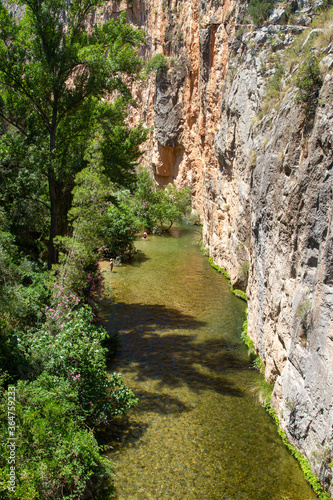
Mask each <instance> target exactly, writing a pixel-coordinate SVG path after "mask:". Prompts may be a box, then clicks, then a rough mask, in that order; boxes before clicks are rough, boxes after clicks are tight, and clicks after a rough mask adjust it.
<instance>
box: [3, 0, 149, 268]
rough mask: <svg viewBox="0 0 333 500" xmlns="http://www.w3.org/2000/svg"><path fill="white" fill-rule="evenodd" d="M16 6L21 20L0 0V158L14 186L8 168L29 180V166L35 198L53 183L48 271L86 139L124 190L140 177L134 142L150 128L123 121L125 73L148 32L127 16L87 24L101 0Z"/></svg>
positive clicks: (133, 70) (129, 73) (132, 70)
mask: <svg viewBox="0 0 333 500" xmlns="http://www.w3.org/2000/svg"><path fill="white" fill-rule="evenodd" d="M16 3H17V4H18V5H19V6H21V7H23V8H24V10H25V14H24V17H23V19H22V20H21V21H19V22H17V20H16V19H14V17H13V16H12V14H10V13H9V11H8V10H7V6H5V5H4V4H0V82H1V94H0V96H1V97H0V117H2V118H3V124H4V127H3V128H4V130H3V131H4V133H5V134H4V135H5V136H4V137H3V140H2V141H1V144H0V157H1V156H2V157H3V158H4V159H5V160H6V161H5V162H4V163H3V167H4V176H5V178H6V180H8V184H10V183H11V182H12V179H13V175H11V173H10V171H13V170H14V172H15V174H14V177H17V176H19V175H20V173H21V172H22V171H23V172H24V173H25V174H26V175H28V176H29V172H27V170H29V169H31V170H32V171H33V176H32V178H31V179H30V188H31V189H29V188H28V191H29V195H30V198H31V197H33V198H34V199H36V192H37V193H38V192H40V189H38V188H37V183H38V182H39V181H42V182H41V184H42V187H43V188H44V189H45V187H47V192H46V193H45V192H44V193H43V199H42V200H41V202H43V203H44V206H45V209H46V214H44V218H45V217H46V218H47V221H48V226H49V238H48V264H49V268H51V265H52V264H54V263H56V262H57V260H58V254H57V248H56V246H55V245H54V239H55V237H56V236H58V235H64V234H65V233H66V230H67V213H68V210H69V208H70V204H71V191H72V188H73V185H74V178H75V175H76V174H77V173H78V172H80V171H81V170H82V168H84V167H85V165H86V161H85V158H84V156H85V151H86V147H87V143H89V140H90V138H91V137H92V136H98V140H99V144H100V146H99V148H100V150H101V157H102V160H103V162H104V167H105V168H106V169H107V172H108V174H109V175H112V177H113V181H114V182H118V183H120V184H126V185H127V186H128V184H129V183H130V182H132V181H133V179H134V176H133V174H134V167H135V162H136V160H137V158H138V156H139V152H138V147H137V146H138V144H140V143H141V142H142V140H143V139H144V137H145V133H144V131H143V130H142V129H141V128H140V127H139V128H138V129H136V130H135V129H133V130H129V129H128V127H127V126H126V125H125V123H124V118H125V116H126V112H125V102H129V101H130V100H131V95H130V92H129V90H128V87H127V85H126V84H125V83H124V79H123V76H126V77H127V79H128V78H130V79H133V78H134V77H135V76H136V75H137V74H138V72H139V71H140V69H141V67H142V61H141V60H140V59H139V57H138V55H137V49H138V47H139V45H140V43H141V42H142V41H143V37H142V33H141V32H140V31H138V30H135V29H133V28H132V27H131V26H130V25H128V24H126V23H125V18H124V16H121V17H120V18H119V19H118V20H117V21H113V20H110V21H108V22H106V23H105V24H103V25H95V26H94V27H93V28H92V29H91V30H87V29H86V25H87V16H88V14H89V13H90V11H91V9H93V8H94V7H97V6H98V5H100V4H101V2H100V1H99V0H93V1H90V0H77V1H75V2H70V3H67V2H65V1H64V0H31V1H30V0H18V1H17V2H16ZM115 91H116V92H117V95H118V96H121V99H120V100H118V101H117V105H114V104H108V103H107V101H106V100H101V98H102V97H104V96H106V95H107V94H110V93H111V94H112V93H114V92H115ZM11 187H12V192H13V194H14V192H15V188H14V187H13V186H11ZM36 188H37V189H36ZM11 201H12V200H11ZM14 204H15V203H14ZM25 205H26V204H25ZM26 208H27V207H26ZM33 212H35V211H33ZM36 217H37V214H36V213H33V218H36Z"/></svg>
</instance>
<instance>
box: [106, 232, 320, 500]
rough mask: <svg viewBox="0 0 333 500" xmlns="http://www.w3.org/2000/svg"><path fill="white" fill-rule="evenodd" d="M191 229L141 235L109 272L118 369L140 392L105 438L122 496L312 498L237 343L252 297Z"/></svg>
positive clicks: (147, 499)
mask: <svg viewBox="0 0 333 500" xmlns="http://www.w3.org/2000/svg"><path fill="white" fill-rule="evenodd" d="M199 239H200V234H199V232H198V231H195V230H194V229H193V228H174V229H172V230H171V232H170V234H169V235H164V236H151V235H149V237H148V239H147V240H143V239H142V240H141V239H140V240H138V241H137V242H136V248H137V250H138V253H137V254H136V256H135V258H134V259H133V260H132V261H130V262H128V263H126V264H122V265H121V266H116V267H114V269H113V272H112V273H110V271H109V269H108V265H107V263H104V266H102V267H103V269H104V275H105V279H106V282H107V284H108V285H109V286H110V288H111V292H110V297H109V298H107V299H106V300H104V302H103V319H104V320H105V323H106V326H107V328H108V329H109V330H110V332H111V333H112V332H115V331H118V332H119V338H120V347H119V352H118V355H117V357H116V358H115V359H114V360H113V362H112V365H111V366H110V370H111V371H117V372H120V373H121V374H122V377H123V380H124V381H125V383H126V384H127V385H128V386H129V387H130V388H131V389H132V390H133V391H134V393H135V394H136V396H137V397H138V398H139V404H138V405H137V407H136V408H135V409H132V410H131V411H130V412H129V416H128V418H127V419H119V420H117V419H116V421H115V424H114V427H113V430H112V432H110V433H109V434H108V435H107V439H106V441H107V442H108V443H109V444H110V445H112V450H111V452H110V454H109V457H110V459H111V460H112V462H113V463H114V464H115V465H116V486H117V494H116V498H117V499H118V500H187V499H188V500H192V499H193V500H194V499H200V500H215V499H216V500H217V499H223V500H288V499H289V500H311V499H315V498H316V495H315V494H314V493H313V491H312V490H311V488H310V487H309V485H308V484H307V483H306V481H305V479H304V476H303V474H302V472H301V470H300V468H299V466H298V464H297V462H296V461H295V460H294V459H293V457H292V456H291V455H290V453H289V452H288V450H287V449H286V448H285V446H284V445H283V444H282V442H281V440H280V438H279V436H278V434H277V430H276V427H275V425H274V423H273V421H272V420H271V418H270V417H269V415H268V414H267V412H266V411H265V410H264V409H263V408H262V407H261V406H260V404H259V403H258V401H257V398H256V394H255V392H256V391H255V388H256V386H257V385H258V383H259V381H260V375H259V374H258V373H257V372H256V371H255V370H254V369H253V367H252V366H251V362H250V361H249V359H248V356H247V350H246V347H245V346H244V345H243V344H242V342H241V340H240V334H241V331H242V324H243V321H244V315H245V307H246V304H245V302H244V301H242V300H241V299H238V298H237V297H235V296H233V295H232V294H231V293H230V291H229V287H228V283H227V280H226V279H225V278H224V277H223V276H222V275H221V274H219V273H218V272H216V271H215V270H214V269H213V268H212V267H211V266H210V265H209V263H208V259H207V257H205V256H204V255H202V253H201V252H200V249H199V244H198V242H199Z"/></svg>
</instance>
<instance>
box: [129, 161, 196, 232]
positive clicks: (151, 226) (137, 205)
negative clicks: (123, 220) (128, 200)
mask: <svg viewBox="0 0 333 500" xmlns="http://www.w3.org/2000/svg"><path fill="white" fill-rule="evenodd" d="M190 207H191V197H190V190H189V188H182V189H178V188H177V187H176V186H175V185H173V184H169V185H168V186H166V187H165V189H161V188H159V187H158V186H157V185H156V184H155V181H154V179H153V178H152V176H151V174H150V172H149V170H148V169H141V170H139V173H138V182H137V189H136V192H135V196H134V202H133V212H134V214H135V215H136V217H137V218H138V219H139V221H140V222H141V225H143V226H144V227H145V228H146V229H147V230H149V231H154V232H156V229H157V227H156V226H157V225H159V226H160V229H161V230H162V229H164V228H165V227H164V226H167V228H170V227H171V226H172V224H173V223H174V222H175V221H176V220H180V219H181V218H182V217H183V216H185V215H186V214H188V212H189V211H190Z"/></svg>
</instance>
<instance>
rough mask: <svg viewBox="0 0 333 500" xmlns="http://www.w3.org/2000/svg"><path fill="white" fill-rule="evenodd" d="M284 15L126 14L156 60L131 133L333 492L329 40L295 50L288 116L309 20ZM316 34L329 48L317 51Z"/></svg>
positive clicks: (191, 5) (284, 11)
mask: <svg viewBox="0 0 333 500" xmlns="http://www.w3.org/2000/svg"><path fill="white" fill-rule="evenodd" d="M317 4H318V2H317ZM286 5H287V7H286ZM286 5H282V4H281V5H280V6H279V7H278V8H276V9H275V10H274V11H273V12H272V13H271V15H270V18H269V22H268V23H267V24H266V25H265V26H264V27H262V28H256V27H255V26H253V25H251V24H249V23H250V22H251V20H250V18H249V16H248V15H247V14H246V11H247V5H246V3H242V1H237V2H236V1H233V0H226V1H225V2H224V3H222V2H220V1H218V0H217V1H216V0H208V1H205V2H203V1H202V2H199V1H198V0H188V1H186V2H180V1H179V0H146V2H144V1H143V0H141V1H140V0H134V1H133V2H132V3H128V6H127V7H128V10H127V16H128V19H129V21H131V22H133V23H134V24H136V25H137V26H139V27H141V28H144V29H145V31H146V40H147V43H146V45H145V47H143V48H142V55H143V57H145V59H146V60H149V59H150V58H151V57H152V56H154V55H155V54H157V53H163V54H164V56H165V58H166V61H167V64H166V66H165V67H164V68H161V70H160V71H158V72H157V74H156V75H154V74H153V75H151V76H150V77H149V78H148V79H147V80H146V81H145V82H142V83H140V82H138V83H137V84H136V85H135V86H134V87H133V93H134V95H135V97H136V99H137V101H138V103H139V107H138V108H136V109H132V110H131V115H130V120H131V121H132V122H134V123H135V122H137V121H138V120H142V121H143V122H144V123H146V125H147V126H149V127H152V132H151V134H150V138H149V140H148V142H147V145H146V152H145V156H144V159H145V161H146V163H147V164H148V165H150V166H151V168H152V169H153V171H154V173H155V177H156V179H157V181H158V182H159V183H160V184H161V185H164V184H166V183H168V182H176V183H177V184H179V185H184V184H186V185H190V186H191V189H192V195H193V205H194V208H195V209H196V210H197V211H198V212H199V213H200V215H201V220H202V223H203V243H204V246H206V247H208V248H209V252H210V254H211V255H212V257H213V259H214V261H215V262H216V263H217V264H218V265H219V266H220V267H224V268H226V269H227V271H228V273H229V275H230V276H231V280H232V283H233V284H235V285H236V286H238V287H242V288H243V289H245V287H246V286H247V294H248V324H249V329H248V333H249V335H250V336H251V337H252V338H253V340H254V343H255V346H256V349H257V350H258V352H259V354H260V356H261V358H262V359H263V361H264V363H265V365H266V378H267V379H268V380H269V381H270V382H271V383H272V384H273V385H274V391H273V397H272V404H273V406H274V408H275V409H276V411H277V412H278V414H279V417H280V421H281V425H282V426H283V428H284V429H285V430H286V432H287V435H288V437H289V439H290V441H291V442H293V443H294V444H295V445H296V447H298V448H299V449H300V450H301V451H302V452H304V453H305V455H306V456H307V458H308V459H309V460H310V462H311V465H312V467H313V470H314V471H315V472H316V473H317V475H318V476H319V477H320V480H321V482H322V484H323V485H324V487H326V488H331V492H332V493H333V490H332V486H330V483H331V479H332V477H331V475H332V474H331V467H330V464H331V462H332V438H333V435H332V429H333V407H332V404H333V399H332V396H333V324H332V311H333V260H332V259H333V250H332V243H333V241H332V240H333V221H332V218H333V201H332V186H333V182H332V176H333V174H332V172H333V169H332V166H333V154H332V151H333V132H332V131H333V111H332V110H333V75H332V72H331V69H332V67H333V56H332V55H331V54H333V48H332V43H331V42H332V39H333V28H332V25H330V23H329V22H328V24H327V23H326V25H325V26H326V27H325V29H322V27H320V28H319V29H317V30H314V31H312V32H311V33H310V32H309V34H308V32H307V31H306V32H305V33H304V36H303V40H302V42H301V45H299V46H298V47H299V54H300V57H301V58H302V54H303V53H304V54H305V53H306V54H307V55H308V56H309V55H311V54H316V55H317V56H318V57H319V58H320V59H322V73H323V75H324V76H323V78H324V81H323V84H322V86H321V88H320V89H318V91H319V90H320V93H319V95H318V96H317V101H316V103H317V102H318V105H317V107H316V110H315V113H312V115H311V116H309V113H308V112H307V111H305V110H304V106H302V105H300V104H295V95H296V90H295V74H297V71H299V70H300V67H301V61H299V62H297V60H296V62H295V61H293V62H292V63H290V62H289V63H288V62H287V58H286V57H285V54H286V51H287V50H288V47H290V46H291V44H292V43H293V41H294V40H295V39H296V37H298V36H299V35H301V34H302V33H303V31H304V30H306V26H307V25H308V24H309V23H310V21H311V18H312V15H313V12H314V9H313V8H312V7H313V6H312V5H311V3H309V2H307V1H305V2H302V4H300V6H298V4H297V2H295V1H293V2H291V3H289V6H288V4H286ZM124 7H125V6H122V5H121V4H120V5H119V4H117V3H110V4H109V6H108V9H107V11H103V14H100V15H104V16H105V15H107V16H111V15H117V13H119V11H121V10H122V9H123V8H124ZM288 16H289V17H288ZM288 18H289V24H287V20H288ZM247 23H248V24H247ZM282 23H284V24H282ZM321 30H322V31H321ZM325 30H326V31H325ZM308 31H309V30H308ZM324 31H325V33H326V35H327V38H326V40H327V43H326V42H325V43H326V44H325V43H324V45H323V46H320V44H319V45H318V44H317V45H316V44H315V42H314V41H315V39H316V35H317V34H318V33H319V34H321V33H323V32H324ZM320 36H321V35H320ZM323 56H325V57H324V58H323ZM304 57H305V56H304ZM281 65H282V66H283V65H284V66H283V71H282V70H281ZM279 71H280V72H281V74H282V75H283V76H281V80H280V81H279V79H278V77H279V73H278V72H279ZM273 91H274V92H273ZM247 283H248V285H247Z"/></svg>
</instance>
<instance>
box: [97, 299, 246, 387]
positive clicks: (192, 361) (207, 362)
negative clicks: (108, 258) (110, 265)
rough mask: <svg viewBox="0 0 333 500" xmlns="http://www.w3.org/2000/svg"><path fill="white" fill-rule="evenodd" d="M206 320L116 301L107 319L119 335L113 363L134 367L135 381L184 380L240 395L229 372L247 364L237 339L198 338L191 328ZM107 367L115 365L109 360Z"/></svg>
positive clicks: (168, 382)
mask: <svg viewBox="0 0 333 500" xmlns="http://www.w3.org/2000/svg"><path fill="white" fill-rule="evenodd" d="M205 325H206V323H205V322H203V321H198V320H196V319H195V318H193V317H192V316H189V315H185V314H182V313H181V312H180V311H178V310H177V309H175V308H167V307H165V306H162V305H147V304H144V305H142V304H124V303H118V304H117V306H114V308H113V311H112V319H109V320H108V319H107V320H106V326H107V328H108V330H109V331H110V333H111V334H112V333H116V332H117V333H119V335H120V338H121V347H120V351H119V355H118V357H117V360H116V363H117V366H116V369H119V370H121V371H122V372H123V373H126V372H127V371H128V372H133V367H135V372H136V378H137V380H138V381H145V380H149V379H150V380H154V381H155V382H157V383H158V388H159V389H161V388H162V387H163V386H165V387H167V386H169V387H179V386H181V385H183V384H186V385H187V386H189V387H190V388H191V389H192V390H195V391H200V390H207V389H210V390H214V391H216V392H218V393H219V394H223V395H228V396H235V397H240V396H242V395H243V391H242V390H240V389H239V388H237V387H236V385H235V384H234V383H233V382H232V381H231V380H229V378H228V379H227V375H229V374H230V371H233V370H237V371H240V370H248V369H249V363H248V361H247V360H243V359H241V358H240V356H239V352H237V351H238V347H239V344H233V343H231V342H230V343H227V342H226V340H225V339H223V338H221V339H210V340H206V341H204V342H202V343H198V342H197V341H196V340H197V335H196V333H194V332H195V330H198V329H200V328H203V327H205ZM175 330H176V331H179V330H182V331H181V332H179V333H176V332H175ZM109 368H110V369H111V370H112V369H115V367H114V365H112V364H111V365H110V367H109ZM154 397H155V396H154Z"/></svg>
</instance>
